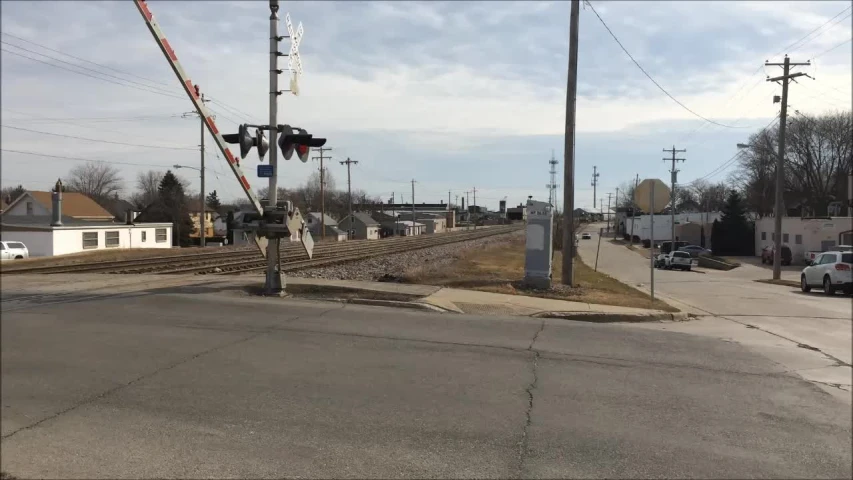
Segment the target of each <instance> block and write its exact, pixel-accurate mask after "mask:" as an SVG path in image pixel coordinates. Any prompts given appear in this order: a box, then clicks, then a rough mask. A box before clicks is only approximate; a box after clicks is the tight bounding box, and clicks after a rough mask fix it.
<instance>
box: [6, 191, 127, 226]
mask: <svg viewBox="0 0 853 480" xmlns="http://www.w3.org/2000/svg"><path fill="white" fill-rule="evenodd" d="M27 195H29V196H30V197H31V198H32V199H33V200H35V201H36V202H38V203H39V204H41V206H43V207H44V208H46V209H47V210H52V209H53V199H52V197H51V192H38V191H30V190H28V191H26V192H25V193H24V194H23V195H21V196H20V197H18V198H17V199H15V201H14V202H12V203H11V204H10V205H9V207H12V206H14V205H17V204H18V202H20V201H22V199H24V198H26V197H27ZM62 215H63V216H66V215H67V216H69V217H78V218H103V219H105V220H108V219H112V218H113V214H112V213H110V212H108V211H107V210H106V209H104V207H102V206H100V205H98V203H97V202H96V201H94V200H92V199H91V198H89V197H88V196H86V195H84V194H82V193H78V192H62ZM17 216H21V215H17ZM48 223H50V222H48Z"/></svg>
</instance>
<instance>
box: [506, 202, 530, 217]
mask: <svg viewBox="0 0 853 480" xmlns="http://www.w3.org/2000/svg"><path fill="white" fill-rule="evenodd" d="M506 218H507V219H508V220H527V207H526V206H524V205H522V204H519V205H518V206H517V207H515V208H507V209H506Z"/></svg>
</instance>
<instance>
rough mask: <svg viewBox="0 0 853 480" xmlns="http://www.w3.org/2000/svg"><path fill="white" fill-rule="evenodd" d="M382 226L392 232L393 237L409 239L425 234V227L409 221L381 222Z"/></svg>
mask: <svg viewBox="0 0 853 480" xmlns="http://www.w3.org/2000/svg"><path fill="white" fill-rule="evenodd" d="M382 226H383V227H385V228H387V229H389V230H393V231H394V234H395V235H401V236H404V237H410V236H412V235H421V234H423V233H424V232H426V225H424V224H423V223H416V222H413V221H411V220H397V221H396V222H395V221H386V222H382Z"/></svg>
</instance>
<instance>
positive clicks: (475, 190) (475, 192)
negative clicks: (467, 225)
mask: <svg viewBox="0 0 853 480" xmlns="http://www.w3.org/2000/svg"><path fill="white" fill-rule="evenodd" d="M473 192H474V208H480V207H478V206H477V187H474V190H473ZM474 212H475V213H476V210H475V211H474ZM476 229H477V219H476V218H475V219H474V230H476Z"/></svg>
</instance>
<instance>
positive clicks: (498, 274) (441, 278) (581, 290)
mask: <svg viewBox="0 0 853 480" xmlns="http://www.w3.org/2000/svg"><path fill="white" fill-rule="evenodd" d="M562 260H563V259H562V254H561V252H556V253H555V255H554V262H553V272H552V278H553V279H557V280H556V281H559V278H560V277H561V276H562ZM574 267H575V270H574V276H575V286H574V288H571V289H568V288H565V287H564V288H555V289H553V290H550V291H537V290H529V289H525V288H524V287H523V286H522V285H521V284H520V281H521V280H522V278H523V277H524V237H520V238H515V239H513V240H511V241H508V242H504V243H499V244H496V245H493V246H491V247H489V248H485V249H482V250H471V251H468V252H466V254H465V255H464V256H463V257H461V258H458V259H456V261H454V262H453V263H452V264H450V265H445V266H441V267H437V268H428V267H427V268H421V269H417V270H414V271H409V272H406V274H404V276H403V280H404V281H405V282H408V283H418V284H423V285H438V286H444V287H452V288H467V289H471V290H480V291H484V292H495V293H505V294H512V295H528V296H535V297H543V298H553V299H558V300H571V301H575V302H588V303H595V304H601V305H616V306H621V307H635V308H651V309H657V310H664V311H669V312H677V311H678V310H677V309H675V308H672V307H671V306H669V305H667V304H666V303H664V302H661V301H660V300H655V301H654V303H653V302H652V301H651V297H649V296H648V295H646V294H645V293H643V292H640V291H639V290H636V289H634V288H632V287H630V286H628V285H625V284H624V283H622V282H620V281H618V280H616V279H615V278H613V277H610V276H608V275H605V274H603V273H600V272H596V271H594V270H593V269H592V267H589V266H587V265H586V264H584V263H583V262H582V261H580V258H579V257H578V258H575V261H574Z"/></svg>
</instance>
